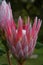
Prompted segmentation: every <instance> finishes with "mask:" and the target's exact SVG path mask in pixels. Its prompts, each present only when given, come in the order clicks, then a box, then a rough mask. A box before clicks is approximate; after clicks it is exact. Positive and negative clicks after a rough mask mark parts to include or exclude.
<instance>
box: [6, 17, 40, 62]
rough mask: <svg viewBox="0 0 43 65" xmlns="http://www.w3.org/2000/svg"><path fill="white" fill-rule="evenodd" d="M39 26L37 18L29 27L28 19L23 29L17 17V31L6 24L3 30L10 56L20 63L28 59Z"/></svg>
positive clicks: (33, 46) (20, 19)
mask: <svg viewBox="0 0 43 65" xmlns="http://www.w3.org/2000/svg"><path fill="white" fill-rule="evenodd" d="M40 26H41V20H40V19H38V20H37V17H36V18H35V20H34V24H33V26H31V22H30V20H29V17H28V23H27V24H26V25H25V29H23V21H22V18H21V17H19V20H18V28H17V29H16V28H15V26H14V25H11V26H10V25H9V23H8V24H7V26H6V30H5V34H6V39H7V42H8V43H7V44H8V46H9V48H10V50H11V52H12V54H13V55H14V56H15V57H16V58H17V60H18V61H19V62H20V63H22V62H23V61H24V60H25V59H27V58H28V57H30V56H31V54H32V53H33V50H34V48H35V45H36V41H37V38H38V32H39V30H40Z"/></svg>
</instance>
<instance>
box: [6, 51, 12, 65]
mask: <svg viewBox="0 0 43 65" xmlns="http://www.w3.org/2000/svg"><path fill="white" fill-rule="evenodd" d="M7 58H8V63H9V65H12V64H11V59H10V54H9V50H8V51H7Z"/></svg>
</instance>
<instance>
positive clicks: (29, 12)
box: [6, 0, 43, 43]
mask: <svg viewBox="0 0 43 65" xmlns="http://www.w3.org/2000/svg"><path fill="white" fill-rule="evenodd" d="M6 1H7V2H10V3H11V7H12V12H13V17H14V19H15V21H16V23H17V19H18V17H19V16H22V17H23V19H24V20H25V22H26V18H27V16H30V18H31V20H32V21H33V19H34V18H35V16H37V17H38V18H40V19H42V21H43V0H6ZM38 41H40V42H42V43H43V23H42V26H41V29H40V33H39V37H38Z"/></svg>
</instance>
